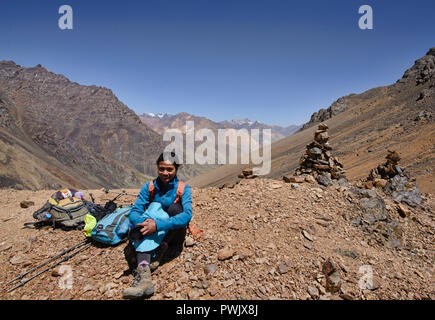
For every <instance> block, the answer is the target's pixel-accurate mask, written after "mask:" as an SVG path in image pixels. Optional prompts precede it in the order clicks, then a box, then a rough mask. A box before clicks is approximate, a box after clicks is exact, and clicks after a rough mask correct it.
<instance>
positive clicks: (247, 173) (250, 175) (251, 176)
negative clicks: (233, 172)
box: [238, 168, 257, 179]
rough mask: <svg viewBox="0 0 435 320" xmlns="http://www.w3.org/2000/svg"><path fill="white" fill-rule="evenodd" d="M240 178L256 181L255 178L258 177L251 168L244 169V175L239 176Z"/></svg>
mask: <svg viewBox="0 0 435 320" xmlns="http://www.w3.org/2000/svg"><path fill="white" fill-rule="evenodd" d="M238 177H239V178H240V179H254V178H257V176H256V175H254V171H253V170H252V169H251V168H248V169H244V170H243V171H242V173H240V174H239V175H238Z"/></svg>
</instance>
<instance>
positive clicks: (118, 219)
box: [91, 206, 133, 245]
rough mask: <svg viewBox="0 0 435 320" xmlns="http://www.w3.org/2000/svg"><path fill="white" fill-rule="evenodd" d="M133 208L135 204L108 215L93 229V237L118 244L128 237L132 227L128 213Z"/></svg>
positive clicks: (105, 242) (106, 242)
mask: <svg viewBox="0 0 435 320" xmlns="http://www.w3.org/2000/svg"><path fill="white" fill-rule="evenodd" d="M132 208H133V206H128V207H124V208H118V209H116V210H115V211H114V212H112V213H109V214H108V215H106V216H105V217H104V218H102V219H101V220H100V221H98V223H97V225H96V226H95V228H94V229H93V230H92V233H91V236H92V238H93V239H94V240H96V241H98V242H101V243H104V244H109V245H116V244H118V243H120V242H121V241H123V240H124V239H126V238H127V234H128V231H129V229H130V221H129V219H128V215H129V213H130V211H131V209H132Z"/></svg>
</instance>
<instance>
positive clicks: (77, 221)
mask: <svg viewBox="0 0 435 320" xmlns="http://www.w3.org/2000/svg"><path fill="white" fill-rule="evenodd" d="M88 213H89V209H88V207H87V206H86V203H85V201H83V200H82V199H78V198H76V197H70V198H66V199H61V200H55V199H53V198H50V199H49V200H48V201H47V202H46V203H45V205H44V206H43V207H42V208H40V209H39V210H36V211H35V212H34V213H33V217H34V218H35V219H37V220H38V221H39V222H40V223H45V224H52V225H53V228H55V227H56V226H59V227H61V228H66V229H73V228H79V227H82V226H83V225H84V218H85V215H87V214H88ZM47 214H50V215H47ZM35 226H36V224H35Z"/></svg>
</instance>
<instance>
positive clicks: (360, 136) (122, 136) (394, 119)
mask: <svg viewBox="0 0 435 320" xmlns="http://www.w3.org/2000/svg"><path fill="white" fill-rule="evenodd" d="M434 70H435V48H431V49H430V50H429V51H428V52H427V54H426V55H425V56H424V57H422V58H420V59H418V60H416V61H415V63H414V65H413V66H411V67H410V68H409V69H408V70H406V72H405V73H404V75H403V77H402V78H400V79H399V80H398V81H397V82H396V83H394V84H391V85H387V86H382V87H377V88H373V89H370V90H367V91H366V92H363V93H361V94H349V95H346V96H343V97H341V98H339V99H337V101H335V102H334V103H333V104H332V105H331V106H330V107H328V108H327V109H321V110H319V111H318V112H316V113H314V114H313V115H312V116H311V118H310V120H309V121H308V122H307V123H306V124H304V125H303V126H302V127H301V128H300V127H298V126H288V127H279V126H271V125H266V124H263V123H261V122H259V121H250V120H248V119H245V120H227V121H221V122H215V121H212V120H210V119H207V118H205V117H198V116H195V115H191V114H188V113H185V112H182V113H179V114H176V115H171V114H157V115H156V114H150V113H148V114H142V115H140V116H138V115H137V114H136V113H135V112H134V111H133V110H132V109H130V108H129V107H127V106H126V105H125V104H123V103H122V102H121V101H119V99H118V98H117V97H116V96H115V95H114V94H113V92H112V91H111V90H110V89H108V88H104V87H99V86H95V85H92V86H84V85H80V84H78V83H76V82H72V81H70V80H68V79H67V78H66V77H65V76H63V75H59V74H55V73H53V72H50V71H48V70H47V69H45V68H43V67H42V66H41V65H36V66H35V67H31V68H25V67H22V66H20V65H17V64H16V63H15V62H13V61H0V188H15V189H33V190H36V189H58V188H60V187H64V186H70V187H76V188H99V187H102V186H104V187H108V188H115V187H120V188H122V187H125V188H126V187H139V186H141V185H143V183H144V182H145V181H146V180H147V179H150V177H153V176H155V174H156V173H155V159H156V158H157V156H158V154H159V153H160V152H161V151H162V150H163V149H164V147H165V144H164V141H163V139H162V133H163V132H164V131H165V130H167V129H169V128H176V129H180V130H182V131H183V130H184V129H185V125H186V121H188V120H193V121H194V123H195V130H198V129H201V128H209V129H211V130H218V129H225V128H227V129H228V128H232V129H248V131H249V129H253V128H259V129H261V128H269V129H271V130H272V141H273V143H272V146H271V148H272V170H271V172H270V173H269V174H268V175H267V177H269V178H279V177H282V175H283V174H287V173H289V172H291V171H293V170H294V169H295V168H296V167H297V166H298V160H299V158H300V156H301V155H302V154H303V152H304V148H305V146H306V144H308V143H309V142H310V141H311V140H312V137H313V132H314V130H315V125H316V124H317V123H320V122H325V123H327V124H328V126H329V127H330V135H331V140H330V143H331V146H332V148H333V152H335V154H336V155H337V156H339V157H340V158H341V159H342V160H343V163H344V165H345V169H346V170H347V172H348V177H349V178H351V179H358V178H362V177H364V175H367V174H368V171H369V170H370V169H371V168H374V167H376V166H377V165H378V164H379V163H380V162H381V161H382V159H383V158H384V157H385V155H386V150H387V149H396V150H397V151H398V152H400V153H401V156H402V159H403V162H404V164H405V165H406V166H407V167H408V168H407V169H408V170H409V171H410V172H412V173H413V174H415V175H416V176H417V177H418V180H419V183H420V186H421V188H422V190H426V191H427V190H429V191H433V188H434V187H433V185H434V184H433V167H434V162H435V161H434V156H433V155H434V154H435V152H434V151H435V150H434V145H435V143H434V141H433V137H434V134H435V128H434V121H433V113H434V108H435V101H434V100H435V94H434V78H435V77H434ZM298 130H299V131H298ZM295 131H297V132H296V133H294V132H295ZM292 133H293V134H292ZM260 142H261V141H260ZM216 167H217V165H204V166H199V165H185V166H183V167H182V169H181V170H180V177H181V178H182V179H184V180H189V181H188V182H189V183H190V184H191V185H192V186H198V187H206V186H216V185H220V184H222V183H227V182H235V181H237V179H238V178H237V176H238V174H239V173H240V170H241V168H245V167H247V165H225V166H220V167H218V168H216ZM211 169H213V170H211Z"/></svg>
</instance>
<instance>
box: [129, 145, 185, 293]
mask: <svg viewBox="0 0 435 320" xmlns="http://www.w3.org/2000/svg"><path fill="white" fill-rule="evenodd" d="M156 164H157V174H158V177H157V178H156V179H155V180H153V181H149V182H147V183H146V184H145V185H144V186H143V187H142V189H141V191H140V193H139V196H138V198H137V200H136V202H135V204H134V207H133V209H132V210H131V212H130V216H129V219H130V223H131V225H132V226H133V229H132V230H131V231H130V233H129V239H130V243H129V244H128V246H127V247H126V257H127V260H128V262H129V265H130V268H132V269H134V268H135V269H134V271H133V274H134V281H133V284H132V285H131V287H129V288H127V289H126V290H124V292H123V297H124V298H126V299H133V298H142V297H146V296H150V295H152V294H153V293H154V286H153V283H152V279H151V271H153V270H154V269H156V268H157V267H158V266H159V264H160V263H161V260H162V258H163V257H164V255H165V253H166V256H168V254H169V253H170V252H172V254H169V256H170V257H171V258H174V257H176V256H178V255H179V254H180V253H181V251H182V248H183V243H184V239H185V236H186V230H187V226H188V224H189V222H190V220H191V218H192V199H191V189H190V187H189V186H188V185H186V184H185V183H184V182H183V181H181V180H179V179H178V177H177V170H178V167H179V161H178V159H177V158H176V156H175V153H174V152H171V153H162V154H161V155H160V156H159V158H158V159H157V161H156ZM153 214H154V215H153ZM132 253H133V259H129V258H128V255H131V254H132ZM132 260H133V262H132Z"/></svg>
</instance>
